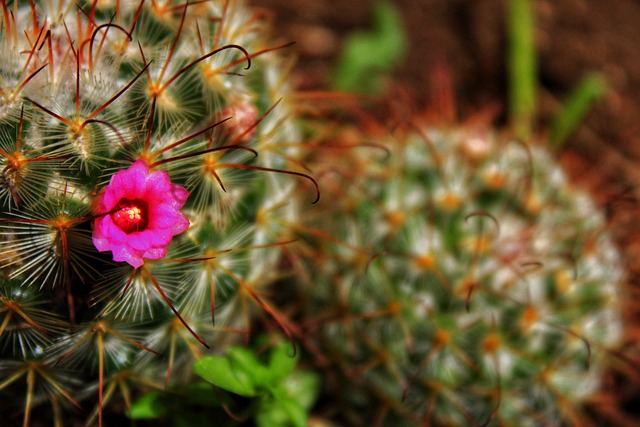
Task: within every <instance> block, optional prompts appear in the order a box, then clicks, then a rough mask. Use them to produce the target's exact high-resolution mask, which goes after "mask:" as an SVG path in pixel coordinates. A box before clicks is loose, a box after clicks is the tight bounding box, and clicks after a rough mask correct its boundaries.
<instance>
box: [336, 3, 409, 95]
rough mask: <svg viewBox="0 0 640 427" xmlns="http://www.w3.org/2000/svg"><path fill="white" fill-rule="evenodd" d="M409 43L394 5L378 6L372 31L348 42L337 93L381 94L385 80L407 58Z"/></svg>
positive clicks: (338, 70) (357, 35)
mask: <svg viewBox="0 0 640 427" xmlns="http://www.w3.org/2000/svg"><path fill="white" fill-rule="evenodd" d="M406 39H407V37H406V34H405V31H404V27H403V24H402V18H401V16H400V13H399V12H398V10H397V8H396V7H395V6H394V5H393V3H391V2H378V3H375V4H374V6H373V28H372V30H371V31H368V32H356V33H354V34H352V35H351V36H350V37H349V38H347V40H346V41H345V45H344V49H343V52H342V56H341V58H340V60H339V61H338V64H337V65H336V70H335V74H334V79H333V80H334V81H333V83H334V86H335V87H336V89H338V90H345V91H357V92H368V93H375V92H377V91H378V90H379V89H380V78H381V76H382V75H384V74H385V73H389V72H390V71H391V70H393V69H394V68H395V67H396V66H397V65H398V64H399V63H400V61H401V60H402V58H403V57H404V52H405V50H406V44H407V41H406Z"/></svg>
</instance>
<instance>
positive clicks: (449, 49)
mask: <svg viewBox="0 0 640 427" xmlns="http://www.w3.org/2000/svg"><path fill="white" fill-rule="evenodd" d="M252 3H253V4H255V5H257V6H259V7H265V10H269V11H273V19H274V21H275V28H276V29H277V31H278V32H279V36H280V38H282V39H283V40H287V41H290V40H293V41H296V45H295V46H296V47H295V48H296V49H297V51H298V54H299V58H300V60H299V64H298V67H297V72H296V79H297V84H298V85H299V86H301V87H302V88H303V89H309V90H315V89H326V88H327V87H328V86H329V80H330V70H331V69H332V66H333V64H334V63H335V60H336V58H337V56H338V54H339V52H340V48H341V46H342V44H343V41H344V39H345V36H346V35H348V34H350V33H351V32H353V31H355V30H362V29H366V28H367V25H368V23H369V22H370V20H369V18H370V9H371V5H372V3H373V1H372V0H358V1H345V2H337V1H329V0H325V1H317V2H310V1H307V0H253V1H252ZM534 3H535V12H536V29H537V33H536V46H537V51H538V67H539V83H540V93H539V97H540V98H539V123H538V126H539V128H540V129H544V128H545V126H546V124H547V123H548V121H549V120H550V118H551V117H553V115H554V114H555V113H557V111H558V109H559V106H560V105H561V104H562V101H563V100H564V99H565V98H566V96H567V94H568V93H569V92H570V91H571V89H572V88H574V87H575V85H576V84H577V83H578V81H579V80H580V79H581V77H583V76H584V75H585V74H586V73H588V72H592V71H597V72H600V73H603V74H604V76H605V78H606V80H607V82H608V85H609V88H608V92H607V94H606V96H605V97H604V99H602V100H600V101H599V102H598V104H597V105H596V106H595V107H594V108H593V109H592V111H591V112H590V113H589V115H588V116H587V118H586V120H585V121H584V123H583V125H582V126H581V128H580V129H579V130H578V131H577V132H575V133H574V135H573V136H571V137H570V138H569V141H568V143H567V144H566V146H565V147H564V148H563V150H562V151H561V152H560V153H559V157H560V161H561V162H562V163H563V165H564V166H565V168H566V169H567V171H568V172H569V174H570V175H571V176H572V177H573V179H574V181H575V182H577V183H579V184H580V185H582V186H585V187H587V188H588V189H589V190H590V191H591V193H592V194H593V197H594V198H595V200H596V201H597V203H599V204H600V205H601V206H602V207H603V209H605V210H606V212H607V214H608V219H609V223H610V228H611V231H612V233H613V235H614V236H615V238H616V239H617V242H618V244H619V246H620V248H621V249H622V251H623V256H624V260H625V262H626V264H627V267H628V270H629V276H628V280H627V282H628V283H627V285H628V286H627V287H626V292H627V293H628V295H626V296H625V299H626V300H627V301H628V302H629V303H628V305H627V306H626V307H625V310H626V315H627V317H628V321H627V325H628V328H627V329H628V334H627V335H628V337H629V338H628V345H627V348H626V351H625V355H626V356H625V357H628V358H629V359H630V360H632V365H631V368H632V370H631V371H630V372H628V373H627V374H614V373H612V374H611V376H610V378H609V383H608V387H607V389H606V390H605V392H604V393H603V394H602V396H599V397H598V399H597V400H598V404H597V405H595V406H596V407H597V408H596V412H597V413H599V414H600V417H602V418H601V419H603V420H604V419H606V420H607V421H606V422H607V425H616V426H618V425H619V426H625V425H629V426H631V425H640V415H639V414H638V411H640V409H638V408H639V407H640V397H639V396H640V384H639V383H638V381H634V380H633V378H634V376H635V378H636V379H637V378H639V377H640V375H638V374H637V372H636V373H635V375H634V372H633V370H634V369H635V370H636V371H637V366H640V363H638V362H639V361H640V346H639V345H638V341H639V338H640V329H639V328H638V325H640V304H639V303H638V302H637V301H638V298H637V297H638V295H639V294H640V222H639V221H637V219H638V218H640V203H639V202H638V201H639V200H640V185H639V184H640V1H638V0H609V1H606V2H605V1H601V0H536V1H535V2H534ZM394 4H396V5H397V6H398V7H399V9H400V11H401V13H402V15H403V18H404V21H405V25H406V29H407V32H408V36H409V40H410V50H409V54H408V55H407V58H406V60H405V62H404V63H403V64H402V66H401V67H400V69H398V70H397V72H396V73H395V74H394V80H395V83H397V84H398V85H401V86H402V87H404V88H406V91H407V92H408V93H409V94H411V96H412V98H413V103H414V105H415V106H416V107H420V106H424V105H425V104H426V102H427V101H426V100H427V99H429V95H430V94H429V87H430V86H429V81H430V76H431V75H432V71H433V70H434V69H436V68H437V67H439V66H442V65H443V64H444V66H446V69H447V71H448V73H449V76H450V78H451V79H452V81H453V82H454V86H455V97H456V103H457V109H458V116H459V117H465V116H467V115H469V114H472V113H473V112H477V111H479V110H481V109H482V108H484V107H486V106H487V105H492V104H498V105H501V106H503V108H502V111H503V113H502V115H501V116H499V117H497V118H496V121H497V123H498V124H501V123H504V121H505V119H506V113H505V111H506V108H504V106H505V105H506V102H507V101H506V100H507V93H506V91H507V87H506V81H507V79H506V64H505V58H506V39H505V33H506V31H505V20H504V15H505V1H504V0H472V1H470V0H396V1H395V2H394Z"/></svg>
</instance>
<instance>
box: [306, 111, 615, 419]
mask: <svg viewBox="0 0 640 427" xmlns="http://www.w3.org/2000/svg"><path fill="white" fill-rule="evenodd" d="M403 111H406V107H405V108H404V109H403ZM471 122H473V123H471ZM399 123H401V124H398V123H396V124H395V125H393V126H387V128H386V129H385V128H384V126H381V125H377V124H375V125H372V123H371V121H365V122H363V123H359V124H358V125H357V126H354V127H346V126H343V129H342V130H341V131H340V132H338V133H337V134H334V135H333V136H329V137H328V139H329V141H331V140H332V139H333V140H334V141H335V142H331V143H328V144H327V145H326V147H325V149H324V150H320V152H324V153H323V154H322V155H320V154H319V153H316V156H315V158H314V159H313V160H312V161H310V163H309V164H310V165H313V170H314V173H315V176H316V177H318V179H319V182H320V183H321V185H322V189H323V200H324V203H323V202H321V206H320V209H318V210H314V211H309V212H307V213H306V214H305V218H307V220H306V227H305V228H303V229H301V233H300V234H301V237H302V238H303V239H304V241H305V246H304V250H305V251H306V252H304V254H305V256H304V257H303V259H302V262H303V265H304V266H305V268H306V272H307V277H308V280H307V281H306V282H302V283H303V284H304V286H298V290H299V294H298V299H297V300H295V301H294V307H295V306H299V307H300V308H299V311H298V312H297V314H298V316H299V320H298V321H299V323H300V328H301V330H302V336H304V337H305V340H304V342H305V343H306V346H307V348H308V349H310V350H311V351H310V352H309V353H310V354H311V355H313V356H314V360H315V361H316V363H318V364H319V365H320V366H321V367H324V369H325V371H326V372H325V375H324V377H325V378H327V379H328V380H327V381H326V387H327V390H326V393H327V397H326V399H328V400H329V401H330V402H331V403H330V404H329V405H330V406H329V408H327V409H326V412H327V413H331V414H337V418H336V421H338V424H339V425H354V426H356V425H357V426H363V425H388V426H400V425H438V426H440V425H441V426H462V425H505V426H507V425H512V426H552V425H565V424H564V423H566V424H568V425H586V424H588V417H586V416H585V412H584V405H583V404H584V403H585V402H587V401H588V399H589V397H591V396H593V395H594V394H595V393H596V391H597V390H598V386H599V384H600V382H601V379H602V375H603V372H604V371H605V369H606V368H607V366H610V362H611V361H612V360H613V358H612V357H609V356H610V355H611V354H612V352H611V350H612V349H615V346H616V345H617V344H619V343H620V340H621V336H622V322H621V314H620V311H621V310H620V309H621V298H620V296H619V292H620V287H619V286H620V283H621V280H622V279H623V270H622V267H621V261H620V259H619V254H618V252H617V250H616V248H615V247H614V245H613V243H612V239H611V237H610V236H609V235H608V233H607V230H606V225H605V222H604V217H603V214H602V213H601V212H599V211H598V209H597V208H596V207H595V205H594V203H593V202H592V201H591V199H590V197H589V196H588V195H587V194H586V193H585V192H583V191H581V190H580V189H578V188H576V187H575V186H574V185H572V184H571V183H570V182H569V181H568V180H567V178H566V177H565V174H564V173H563V171H562V170H561V168H560V167H559V166H558V165H557V163H556V162H555V160H554V159H553V157H552V156H551V155H550V154H549V153H548V151H547V150H546V149H545V148H544V145H542V144H540V142H539V141H538V142H537V141H531V142H522V141H518V140H514V139H512V138H510V137H509V134H508V132H497V131H495V130H491V125H490V124H487V123H485V122H483V121H481V122H478V121H470V123H467V124H466V125H461V126H452V125H442V124H440V121H438V120H435V119H433V118H428V119H427V118H424V117H421V116H419V117H417V118H414V119H412V120H407V119H406V118H402V119H400V120H399ZM388 129H394V130H393V131H390V130H388ZM335 159H340V160H339V161H336V160H335ZM327 201H329V202H327Z"/></svg>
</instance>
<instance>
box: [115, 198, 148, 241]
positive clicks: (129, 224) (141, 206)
mask: <svg viewBox="0 0 640 427" xmlns="http://www.w3.org/2000/svg"><path fill="white" fill-rule="evenodd" d="M111 219H112V220H113V223H114V224H115V225H116V226H118V228H119V229H120V230H122V231H124V232H125V233H127V234H129V233H133V232H134V231H144V230H145V229H146V228H147V225H148V224H149V215H148V210H147V202H145V201H144V200H140V199H134V200H130V199H124V198H123V199H120V201H119V202H118V206H116V209H115V212H113V213H112V214H111Z"/></svg>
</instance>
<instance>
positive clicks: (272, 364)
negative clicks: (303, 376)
mask: <svg viewBox="0 0 640 427" xmlns="http://www.w3.org/2000/svg"><path fill="white" fill-rule="evenodd" d="M292 352H293V349H292V347H291V344H290V343H288V342H283V343H281V344H279V345H278V346H277V347H275V348H274V349H273V350H271V353H270V354H269V364H268V365H267V368H268V371H269V380H270V381H271V382H274V383H279V382H282V381H283V380H285V379H286V378H287V377H288V376H289V375H290V374H291V373H292V372H293V370H294V369H295V367H296V364H297V363H298V357H297V356H295V355H293V354H292Z"/></svg>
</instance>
